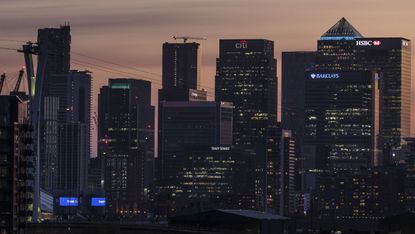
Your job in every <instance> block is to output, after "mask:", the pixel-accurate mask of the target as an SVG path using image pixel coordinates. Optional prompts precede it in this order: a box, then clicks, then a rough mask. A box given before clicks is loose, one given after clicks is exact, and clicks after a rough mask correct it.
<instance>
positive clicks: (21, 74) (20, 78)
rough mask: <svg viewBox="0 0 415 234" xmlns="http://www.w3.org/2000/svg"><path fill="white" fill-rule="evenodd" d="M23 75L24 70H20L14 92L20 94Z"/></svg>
mask: <svg viewBox="0 0 415 234" xmlns="http://www.w3.org/2000/svg"><path fill="white" fill-rule="evenodd" d="M23 74H24V68H22V69H20V71H19V77H18V78H17V81H16V86H14V89H13V92H19V88H20V83H21V82H22V78H23Z"/></svg>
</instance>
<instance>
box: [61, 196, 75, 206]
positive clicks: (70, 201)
mask: <svg viewBox="0 0 415 234" xmlns="http://www.w3.org/2000/svg"><path fill="white" fill-rule="evenodd" d="M59 206H78V198H77V197H60V198H59Z"/></svg>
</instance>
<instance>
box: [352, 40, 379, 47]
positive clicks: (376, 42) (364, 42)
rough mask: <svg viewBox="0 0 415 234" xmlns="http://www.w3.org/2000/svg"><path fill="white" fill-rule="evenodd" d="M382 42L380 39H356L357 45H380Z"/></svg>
mask: <svg viewBox="0 0 415 234" xmlns="http://www.w3.org/2000/svg"><path fill="white" fill-rule="evenodd" d="M381 44H382V42H380V41H379V40H359V41H356V46H380V45H381Z"/></svg>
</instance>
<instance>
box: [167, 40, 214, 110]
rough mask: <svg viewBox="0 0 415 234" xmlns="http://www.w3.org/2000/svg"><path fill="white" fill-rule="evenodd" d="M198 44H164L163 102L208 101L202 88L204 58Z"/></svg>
mask: <svg viewBox="0 0 415 234" xmlns="http://www.w3.org/2000/svg"><path fill="white" fill-rule="evenodd" d="M199 46H200V45H199V44H198V43H168V42H166V43H164V44H163V87H162V89H160V90H159V102H161V101H197V100H201V101H203V100H206V95H207V93H206V91H204V90H199V88H200V85H199V83H200V70H201V65H202V62H201V61H202V56H201V51H200V47H199Z"/></svg>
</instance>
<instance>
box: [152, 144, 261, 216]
mask: <svg viewBox="0 0 415 234" xmlns="http://www.w3.org/2000/svg"><path fill="white" fill-rule="evenodd" d="M254 156H255V154H249V153H246V151H244V150H238V149H237V148H234V147H231V146H229V145H225V146H208V145H201V144H199V145H189V146H187V147H186V148H185V149H184V150H183V152H182V153H181V154H180V159H179V157H176V161H177V162H178V164H177V167H176V169H177V170H176V171H175V180H174V182H173V183H172V184H171V185H172V186H175V187H176V188H175V189H174V191H172V192H171V193H167V194H166V193H161V194H160V197H159V199H158V202H157V206H158V207H157V210H158V213H160V214H165V213H167V215H171V214H175V213H176V214H177V213H185V212H191V211H200V210H209V209H219V208H220V209H254V208H255V202H254V199H255V197H254V191H253V190H254V177H253V174H254V171H253V170H252V168H251V165H252V163H253V160H254ZM169 185H170V184H169ZM169 185H167V186H169ZM170 194H171V196H170ZM166 195H167V196H166ZM163 198H165V199H163ZM167 209H169V210H167Z"/></svg>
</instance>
